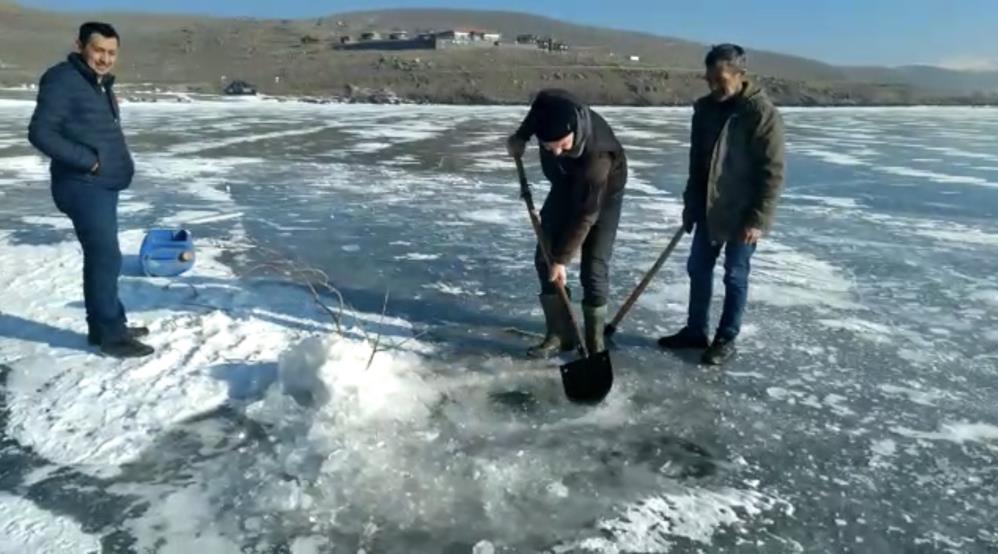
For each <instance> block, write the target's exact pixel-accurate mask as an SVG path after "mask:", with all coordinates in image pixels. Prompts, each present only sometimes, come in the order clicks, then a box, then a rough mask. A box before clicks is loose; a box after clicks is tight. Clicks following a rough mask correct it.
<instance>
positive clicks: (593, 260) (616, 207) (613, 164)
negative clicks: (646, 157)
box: [507, 89, 627, 358]
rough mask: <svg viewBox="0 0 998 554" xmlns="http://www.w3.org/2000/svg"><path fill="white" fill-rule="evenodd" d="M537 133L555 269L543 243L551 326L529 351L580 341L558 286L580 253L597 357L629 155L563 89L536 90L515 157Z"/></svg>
mask: <svg viewBox="0 0 998 554" xmlns="http://www.w3.org/2000/svg"><path fill="white" fill-rule="evenodd" d="M532 136H536V137H537V140H538V142H539V143H540V145H541V148H540V160H541V169H542V170H543V172H544V176H545V177H547V179H548V180H549V181H550V182H551V190H550V192H549V193H548V196H547V199H546V200H545V201H544V206H543V207H542V208H541V212H540V216H541V228H542V230H543V233H544V236H545V238H546V240H547V241H548V244H549V247H550V252H551V257H552V264H551V266H550V267H548V264H547V263H546V262H545V260H544V256H543V253H542V251H541V249H540V246H539V245H538V248H537V251H536V253H535V257H534V265H535V267H536V269H537V276H538V278H539V280H540V283H541V294H540V301H541V307H542V308H543V310H544V321H545V324H546V327H547V331H546V333H545V337H544V340H543V341H542V342H541V343H540V344H538V345H536V346H533V347H531V348H530V349H529V350H528V355H530V356H531V357H535V358H543V357H550V356H552V355H555V354H558V353H559V352H565V351H570V350H573V349H574V348H575V347H576V346H577V345H576V338H575V334H574V332H573V330H572V328H571V325H572V324H571V320H570V319H569V314H568V313H567V312H566V311H565V307H564V304H563V303H562V302H561V300H560V298H559V296H558V294H557V289H556V287H555V283H560V284H561V285H562V286H564V285H565V284H566V282H567V280H568V278H567V271H566V266H567V265H568V264H569V263H570V262H571V261H572V259H573V258H574V257H575V255H576V254H577V253H581V258H582V259H581V274H580V278H581V282H582V291H583V298H582V312H583V316H584V318H585V339H586V347H587V349H588V351H589V352H590V354H595V353H599V352H603V351H605V350H606V348H605V346H604V341H603V328H604V325H605V322H606V313H607V308H606V305H607V297H608V296H609V288H610V282H609V277H610V275H609V266H610V258H611V255H612V253H613V243H614V240H615V239H616V236H617V224H618V223H619V221H620V210H621V207H622V205H623V200H624V185H625V184H626V182H627V157H626V155H625V153H624V148H623V147H622V146H621V144H620V142H619V141H618V140H617V138H616V136H614V133H613V130H612V129H611V128H610V125H609V124H607V122H606V120H604V119H603V117H601V116H600V115H599V114H598V113H596V112H594V111H593V110H591V109H590V108H589V107H588V106H586V105H584V104H583V103H582V102H580V101H579V100H578V99H577V98H575V97H574V96H573V95H572V94H571V93H569V92H567V91H564V90H558V89H547V90H542V91H541V92H540V93H538V94H537V96H536V98H535V99H534V101H533V103H532V104H531V107H530V111H529V112H528V113H527V116H526V118H525V119H524V120H523V122H522V124H521V125H520V128H519V129H517V131H516V132H515V133H513V135H512V136H510V137H509V140H508V141H507V148H508V151H509V154H510V155H511V156H513V157H514V158H519V157H522V156H523V154H524V152H525V151H526V145H527V141H529V140H530V138H531V137H532Z"/></svg>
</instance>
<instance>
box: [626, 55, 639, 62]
mask: <svg viewBox="0 0 998 554" xmlns="http://www.w3.org/2000/svg"><path fill="white" fill-rule="evenodd" d="M627 59H629V60H631V61H632V62H640V61H641V56H629V57H628V58H627Z"/></svg>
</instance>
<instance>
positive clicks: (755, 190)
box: [658, 44, 785, 365]
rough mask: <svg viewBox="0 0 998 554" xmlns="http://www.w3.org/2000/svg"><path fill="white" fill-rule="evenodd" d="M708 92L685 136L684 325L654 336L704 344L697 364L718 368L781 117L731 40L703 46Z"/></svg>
mask: <svg viewBox="0 0 998 554" xmlns="http://www.w3.org/2000/svg"><path fill="white" fill-rule="evenodd" d="M705 65H706V75H705V77H706V79H707V83H708V85H709V86H710V91H711V93H710V94H709V95H707V96H704V97H703V98H701V99H699V100H697V102H696V104H695V106H694V111H693V128H692V132H691V137H690V173H689V180H688V182H687V185H686V191H685V192H684V194H683V202H684V209H683V226H684V228H685V230H686V232H687V233H690V232H693V229H694V228H695V229H696V234H695V235H694V236H693V246H692V247H691V250H690V258H689V262H688V264H687V268H688V272H689V275H690V304H689V313H688V317H687V322H686V326H685V327H684V328H683V329H681V330H680V331H679V332H678V333H676V334H674V335H670V336H667V337H662V338H661V339H659V341H658V343H659V346H661V347H662V348H665V349H682V348H704V349H706V350H705V352H704V353H703V356H702V361H703V363H705V364H708V365H721V364H723V363H725V362H727V361H728V360H730V359H731V358H732V356H734V355H735V352H736V351H735V338H736V337H737V336H738V334H739V332H740V331H741V322H742V314H743V312H744V311H745V305H746V303H747V301H748V282H749V271H750V267H751V266H750V260H751V258H752V254H753V253H754V252H755V249H756V244H757V243H758V242H759V240H760V238H761V237H762V236H763V234H764V233H765V232H766V231H768V230H769V229H770V228H771V227H772V224H773V218H774V213H775V211H776V204H777V202H778V200H779V196H780V193H781V191H782V188H783V180H784V148H785V145H784V133H783V120H782V118H781V116H780V113H779V112H778V111H777V109H776V108H775V107H774V106H773V103H772V102H771V101H770V100H769V98H768V97H767V96H766V93H765V92H764V91H763V90H762V89H761V88H760V87H759V86H758V85H757V84H756V83H755V82H753V81H752V80H749V79H748V78H747V77H746V64H745V51H744V50H743V49H742V48H741V47H740V46H737V45H735V44H722V45H719V46H716V47H714V48H712V49H711V50H710V52H709V53H708V54H707V57H706V60H705ZM722 250H723V251H724V286H725V294H724V310H723V312H722V313H721V320H720V322H719V324H718V327H717V331H716V333H715V334H714V338H713V341H709V340H708V335H707V333H708V319H709V315H710V300H711V293H712V290H713V282H714V265H715V264H716V262H717V259H718V257H719V256H720V254H721V251H722Z"/></svg>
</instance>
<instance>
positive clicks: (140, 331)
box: [87, 327, 149, 346]
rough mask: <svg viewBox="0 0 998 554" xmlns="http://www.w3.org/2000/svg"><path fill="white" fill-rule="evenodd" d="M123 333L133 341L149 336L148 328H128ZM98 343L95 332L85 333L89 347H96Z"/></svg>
mask: <svg viewBox="0 0 998 554" xmlns="http://www.w3.org/2000/svg"><path fill="white" fill-rule="evenodd" d="M125 332H126V333H128V336H129V337H131V338H133V339H141V338H142V337H146V336H149V328H148V327H128V328H127V329H125ZM100 342H101V341H100V335H98V334H97V332H96V331H92V330H91V331H90V332H88V333H87V344H89V345H90V346H97V345H98V344H100Z"/></svg>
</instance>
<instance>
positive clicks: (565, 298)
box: [513, 156, 589, 358]
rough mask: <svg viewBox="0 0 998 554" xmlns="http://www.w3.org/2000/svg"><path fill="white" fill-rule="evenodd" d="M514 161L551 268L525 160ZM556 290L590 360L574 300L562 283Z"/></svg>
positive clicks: (577, 340)
mask: <svg viewBox="0 0 998 554" xmlns="http://www.w3.org/2000/svg"><path fill="white" fill-rule="evenodd" d="M513 160H514V161H516V172H517V174H518V176H519V178H520V197H521V198H523V201H524V202H525V203H526V204H527V213H528V214H529V215H530V223H531V225H532V226H533V228H534V234H535V235H537V244H538V245H539V246H540V249H541V253H542V254H543V255H544V261H545V263H547V266H548V267H549V268H550V267H551V252H550V250H549V249H548V244H547V240H546V239H545V238H544V230H543V229H542V228H541V218H540V216H539V215H537V209H536V208H535V207H534V197H533V194H531V192H530V183H528V182H527V172H526V171H525V170H524V169H523V160H522V159H521V158H520V157H519V156H517V157H514V158H513ZM555 288H557V289H558V296H559V297H561V301H562V303H563V304H564V305H565V312H566V313H568V319H569V321H571V322H572V331H574V332H575V339H576V342H577V343H578V345H579V355H581V356H582V357H583V358H588V357H589V351H588V350H586V341H585V338H584V337H583V336H582V332H581V331H580V330H579V325H578V323H577V322H576V320H575V314H574V313H573V312H572V300H571V299H570V298H569V297H568V293H567V292H566V291H565V287H563V286H562V285H561V283H555Z"/></svg>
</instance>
